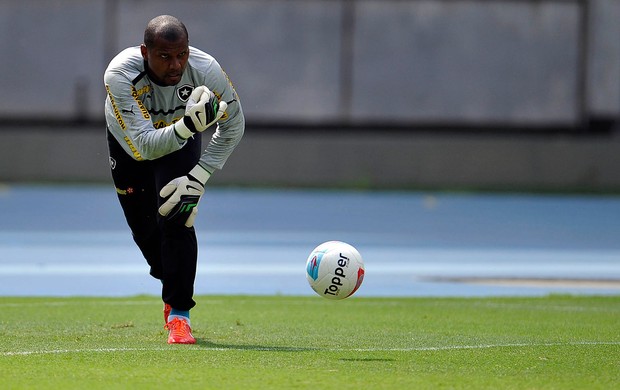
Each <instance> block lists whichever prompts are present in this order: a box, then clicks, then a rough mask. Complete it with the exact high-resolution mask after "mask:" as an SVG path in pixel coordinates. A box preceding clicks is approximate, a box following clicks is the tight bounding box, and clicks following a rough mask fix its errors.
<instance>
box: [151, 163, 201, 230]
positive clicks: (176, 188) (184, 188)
mask: <svg viewBox="0 0 620 390" xmlns="http://www.w3.org/2000/svg"><path fill="white" fill-rule="evenodd" d="M209 177H211V173H209V171H207V170H206V169H204V168H203V167H201V166H200V164H197V165H196V166H195V167H194V168H192V170H191V171H190V172H189V174H187V176H181V177H177V178H176V179H172V180H171V181H170V182H169V183H168V184H166V185H165V186H164V187H163V188H162V189H161V191H159V196H161V197H162V198H164V199H166V201H165V202H164V203H163V204H162V205H161V206H160V207H159V214H161V215H162V216H163V217H166V218H167V219H168V220H170V221H173V222H175V223H178V224H184V225H185V226H186V227H188V228H190V227H192V226H194V219H196V214H198V201H199V200H200V198H201V197H202V194H204V192H205V183H206V182H207V180H209Z"/></svg>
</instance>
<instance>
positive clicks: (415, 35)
mask: <svg viewBox="0 0 620 390" xmlns="http://www.w3.org/2000/svg"><path fill="white" fill-rule="evenodd" d="M583 4H587V5H588V6H587V7H586V6H584V5H583ZM161 13H172V14H174V15H177V16H178V17H180V18H181V19H182V20H183V21H184V22H185V23H186V25H187V27H188V29H189V31H190V40H191V44H193V45H195V46H197V47H200V48H203V49H204V50H206V51H208V52H210V53H212V54H213V55H215V56H216V58H218V60H219V61H220V62H221V64H222V65H223V66H224V68H225V69H226V70H227V72H228V73H229V75H230V76H231V78H232V79H233V81H234V82H235V84H236V86H237V88H238V90H239V93H240V95H241V97H242V99H243V101H244V103H245V111H246V114H247V116H248V119H250V120H261V121H278V120H279V121H293V122H295V121H305V122H318V123H321V122H325V121H339V122H343V121H344V122H354V123H357V122H367V121H375V122H381V121H390V122H394V121H396V122H404V123H416V122H429V121H431V122H433V121H449V122H451V123H455V122H457V123H458V122H461V121H467V122H474V123H478V122H488V121H492V122H498V121H499V122H511V123H518V124H521V123H523V124H528V123H548V122H554V123H558V122H559V123H563V124H570V123H575V122H576V121H578V120H579V119H580V118H579V116H580V114H581V111H580V110H581V107H582V105H583V104H585V106H586V108H588V109H591V110H592V111H593V112H595V113H604V114H607V115H609V114H611V115H616V116H618V115H620V72H618V71H617V69H618V67H619V66H620V40H619V39H617V37H618V36H619V33H620V24H619V23H617V20H618V19H620V2H618V1H614V0H593V1H587V2H583V1H578V0H575V1H566V0H564V1H558V0H546V1H545V0H541V1H522V0H521V1H514V0H512V1H510V0H509V1H506V0H495V1H493V0H484V1H483V0H413V1H402V0H399V1H397V0H381V1H378V0H359V1H347V0H340V1H338V0H333V1H324V0H293V1H290V0H211V1H198V0H178V1H175V2H170V1H168V0H152V1H148V2H147V1H141V0H92V1H88V2H85V1H79V0H54V1H45V0H4V1H3V2H2V3H1V4H0V31H1V32H2V37H3V39H2V40H0V50H1V52H2V53H5V54H3V56H1V58H0V72H1V74H3V75H5V77H2V78H0V89H1V90H2V91H4V92H5V93H3V94H1V95H0V117H21V116H27V117H28V118H31V117H33V116H35V117H43V118H45V117H54V118H63V119H64V118H72V117H80V118H81V117H86V118H87V119H100V118H102V112H101V104H102V103H101V102H102V100H103V98H104V96H105V94H104V89H103V85H102V73H103V71H104V69H105V67H106V66H107V63H108V62H109V60H110V59H111V58H112V57H113V56H114V55H115V54H116V53H117V52H118V51H120V50H121V49H123V48H125V47H127V46H131V45H137V44H140V43H141V41H142V35H143V31H144V27H145V25H146V23H147V22H148V20H150V19H151V18H152V17H153V16H156V15H158V14H161ZM586 22H587V25H586ZM586 28H587V31H586V30H584V29H586ZM586 87H587V88H586ZM584 89H587V91H585V92H587V93H585V92H584ZM584 99H586V101H585V103H584V102H583V100H584Z"/></svg>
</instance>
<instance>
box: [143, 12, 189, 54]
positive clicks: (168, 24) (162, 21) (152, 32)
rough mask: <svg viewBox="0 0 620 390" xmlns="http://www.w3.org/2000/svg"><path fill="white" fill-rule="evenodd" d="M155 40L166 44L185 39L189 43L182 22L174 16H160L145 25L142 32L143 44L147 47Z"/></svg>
mask: <svg viewBox="0 0 620 390" xmlns="http://www.w3.org/2000/svg"><path fill="white" fill-rule="evenodd" d="M157 38H163V39H164V40H166V41H168V42H176V41H178V40H180V39H183V38H185V39H186V40H188V41H189V34H188V33H187V28H185V25H184V24H183V22H181V21H180V20H179V19H177V18H175V17H174V16H170V15H160V16H157V17H155V18H153V19H151V21H150V22H149V23H148V24H147V25H146V29H145V30H144V44H145V45H146V46H147V47H149V46H152V45H154V44H155V40H156V39H157Z"/></svg>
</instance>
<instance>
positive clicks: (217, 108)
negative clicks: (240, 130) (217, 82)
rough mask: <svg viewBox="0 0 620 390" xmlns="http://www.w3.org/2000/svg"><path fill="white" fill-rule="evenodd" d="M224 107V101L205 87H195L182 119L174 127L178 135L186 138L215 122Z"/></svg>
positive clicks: (222, 113)
mask: <svg viewBox="0 0 620 390" xmlns="http://www.w3.org/2000/svg"><path fill="white" fill-rule="evenodd" d="M226 108H228V105H227V104H226V102H220V101H219V100H218V98H217V97H216V96H215V94H214V93H213V92H211V91H210V90H209V89H208V88H207V87H205V86H204V85H201V86H199V87H196V88H194V91H192V94H191V95H190V97H189V99H188V100H187V105H186V106H185V115H184V116H183V119H182V120H180V121H178V122H177V123H175V125H174V129H175V131H176V132H177V134H178V135H179V137H181V138H183V139H188V138H189V137H191V136H193V135H194V134H196V133H197V132H203V131H205V130H206V129H207V128H208V127H209V126H211V125H212V124H214V123H215V122H217V121H218V120H219V119H220V118H221V117H222V115H224V112H225V111H226Z"/></svg>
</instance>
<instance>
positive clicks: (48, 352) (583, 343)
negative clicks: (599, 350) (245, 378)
mask: <svg viewBox="0 0 620 390" xmlns="http://www.w3.org/2000/svg"><path fill="white" fill-rule="evenodd" d="M601 345H620V341H575V342H567V343H508V344H479V345H446V346H440V347H411V348H307V349H306V348H301V347H300V348H296V347H244V346H243V345H239V346H238V347H204V348H202V347H200V346H197V347H189V348H188V349H187V350H186V351H187V352H196V351H266V352H269V351H285V352H286V351H289V352H321V351H326V352H425V351H454V350H465V349H490V348H524V347H567V346H601ZM157 351H181V349H172V348H164V347H162V348H90V349H89V348H85V349H52V350H39V351H8V352H0V356H30V355H59V354H70V353H116V352H157Z"/></svg>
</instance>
